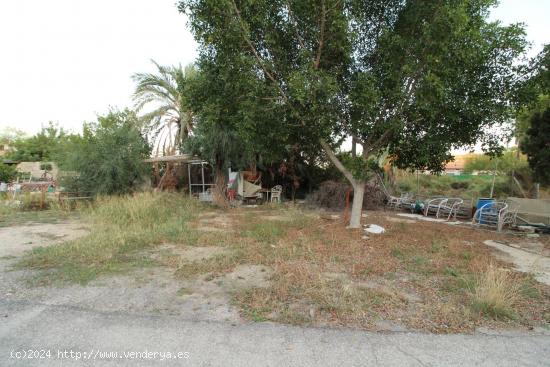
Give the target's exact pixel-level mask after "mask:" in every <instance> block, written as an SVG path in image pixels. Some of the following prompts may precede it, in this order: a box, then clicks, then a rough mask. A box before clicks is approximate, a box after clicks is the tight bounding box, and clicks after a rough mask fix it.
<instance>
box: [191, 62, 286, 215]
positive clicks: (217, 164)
mask: <svg viewBox="0 0 550 367" xmlns="http://www.w3.org/2000/svg"><path fill="white" fill-rule="evenodd" d="M220 63H221V61H219V60H215V59H214V60H213V59H211V58H207V57H203V58H200V59H199V62H198V66H199V72H198V73H197V76H196V78H195V79H194V80H193V82H192V83H191V85H190V88H189V90H188V94H187V98H188V99H189V101H190V104H191V107H192V109H193V111H194V112H195V120H196V126H195V129H194V130H193V134H192V136H190V138H189V139H188V140H187V142H186V144H184V150H186V151H189V152H191V153H194V154H197V155H199V156H200V157H201V158H202V159H205V160H208V161H209V162H210V163H211V164H212V165H213V166H214V168H215V181H216V189H217V190H216V191H215V196H214V199H215V202H216V203H217V204H218V205H220V206H224V205H226V203H225V196H224V193H223V188H224V187H225V183H226V174H225V172H227V168H228V167H231V168H232V169H234V170H235V169H244V168H248V167H250V166H255V165H257V164H264V163H270V162H273V161H275V160H277V159H280V158H281V153H282V152H283V151H284V149H285V148H284V142H285V141H286V140H285V137H286V136H285V135H284V130H283V129H281V126H280V124H277V117H278V113H279V112H281V108H277V106H276V105H274V104H272V103H271V102H270V99H269V98H263V97H262V96H269V90H266V86H265V83H258V80H257V78H255V76H254V75H253V74H252V73H251V72H250V69H244V70H243V69H240V70H238V69H233V68H230V67H219V64H220ZM267 89H269V88H267ZM283 112H284V111H283ZM259 120H261V121H262V122H263V123H264V125H263V127H262V128H258V126H257V125H256V124H257V121H259Z"/></svg>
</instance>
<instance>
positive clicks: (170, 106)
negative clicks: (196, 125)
mask: <svg viewBox="0 0 550 367" xmlns="http://www.w3.org/2000/svg"><path fill="white" fill-rule="evenodd" d="M151 61H152V63H153V64H154V65H155V67H156V68H157V73H156V74H151V73H136V74H134V75H133V76H132V78H133V80H134V81H135V82H136V90H135V92H134V96H133V98H134V101H135V107H136V110H137V111H140V110H141V109H143V108H144V107H146V106H154V108H153V110H152V111H150V112H147V113H145V114H144V115H143V116H141V120H142V121H143V123H144V128H145V131H147V132H151V133H152V135H153V137H154V138H155V139H156V142H157V145H158V146H159V148H162V150H163V151H164V153H166V154H173V152H174V149H175V148H176V147H178V146H179V145H180V144H181V142H182V141H184V140H186V139H187V137H188V136H189V133H190V132H191V130H192V129H193V111H192V110H191V108H190V106H189V101H188V99H187V89H188V84H189V83H190V82H191V81H192V79H193V78H194V77H195V76H196V69H195V67H194V66H193V65H189V66H187V67H186V68H185V69H184V68H182V66H181V65H179V66H162V65H159V64H158V63H156V62H155V61H154V60H151Z"/></svg>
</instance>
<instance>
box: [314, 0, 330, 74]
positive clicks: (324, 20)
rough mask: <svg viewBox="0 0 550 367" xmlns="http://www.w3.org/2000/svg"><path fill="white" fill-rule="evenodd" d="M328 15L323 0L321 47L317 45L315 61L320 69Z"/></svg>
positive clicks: (315, 65) (316, 66)
mask: <svg viewBox="0 0 550 367" xmlns="http://www.w3.org/2000/svg"><path fill="white" fill-rule="evenodd" d="M326 17H327V9H326V8H325V1H324V0H323V2H322V4H321V25H320V26H319V28H320V34H319V47H317V56H316V57H315V62H314V63H313V66H314V68H315V69H319V64H320V63H321V53H322V51H323V45H324V43H325V23H326Z"/></svg>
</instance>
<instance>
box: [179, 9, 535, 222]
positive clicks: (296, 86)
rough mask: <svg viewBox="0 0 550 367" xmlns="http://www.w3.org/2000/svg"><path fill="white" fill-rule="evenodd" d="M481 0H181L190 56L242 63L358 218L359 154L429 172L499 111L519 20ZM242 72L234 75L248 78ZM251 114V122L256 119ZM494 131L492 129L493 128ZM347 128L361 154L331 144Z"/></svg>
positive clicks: (512, 68)
mask: <svg viewBox="0 0 550 367" xmlns="http://www.w3.org/2000/svg"><path fill="white" fill-rule="evenodd" d="M494 4H495V1H492V0H475V1H471V0H406V1H405V0H368V1H367V0H305V1H304V0H255V1H251V0H219V1H210V0H182V1H180V3H179V9H180V11H182V12H186V13H187V14H188V16H189V19H190V22H189V24H190V27H191V30H192V31H193V33H194V34H195V37H196V39H197V40H198V42H199V44H200V46H201V58H203V59H209V60H211V61H212V62H215V63H217V65H218V66H219V67H220V68H229V69H246V70H248V71H249V72H250V73H252V75H254V77H255V78H256V80H257V81H258V82H259V83H262V84H264V85H266V86H269V88H270V97H272V96H273V95H277V97H278V98H277V99H275V100H273V103H274V104H275V105H278V106H282V107H284V108H285V110H286V112H285V113H284V114H281V118H280V124H281V125H282V126H284V127H286V128H289V129H294V128H297V129H299V132H300V134H301V137H300V139H301V141H302V142H307V143H308V144H312V145H314V146H316V147H317V149H319V148H320V149H322V150H323V151H324V153H325V154H326V155H327V156H328V157H329V159H330V160H331V161H332V163H334V165H335V166H336V167H337V168H338V169H339V170H340V172H342V174H343V175H344V176H345V177H346V179H347V180H348V181H349V182H350V183H351V185H352V186H353V188H354V200H353V205H352V214H351V219H350V227H355V228H356V227H359V226H360V217H361V215H360V214H361V209H362V202H363V194H364V185H365V168H366V167H367V162H366V161H367V160H368V159H370V158H371V157H373V156H376V155H377V154H379V153H380V152H381V151H383V150H387V151H389V153H390V155H391V157H392V160H393V162H394V164H396V165H397V166H399V167H403V168H407V167H412V168H428V169H435V170H437V169H440V168H441V167H442V164H443V163H444V162H445V161H447V160H449V159H450V158H451V156H450V154H449V153H448V152H449V151H450V149H451V148H453V147H458V146H465V145H472V144H474V143H475V142H476V141H477V140H479V139H480V138H481V139H482V140H483V142H484V144H485V146H486V147H488V148H491V147H494V146H495V145H496V144H495V143H496V142H497V141H498V137H497V136H496V135H495V134H490V133H487V131H488V130H489V129H490V128H491V127H492V126H494V125H495V124H498V123H503V122H505V121H507V120H508V118H509V117H510V116H511V112H512V109H511V108H510V107H511V103H510V102H512V101H513V100H514V98H515V93H516V86H517V84H518V82H519V81H520V77H519V76H518V75H519V73H518V68H519V67H520V66H516V65H518V64H517V63H516V60H517V57H518V56H520V55H521V54H522V52H523V50H524V47H525V41H524V34H523V30H522V28H521V27H520V26H517V25H511V26H508V27H503V26H501V25H499V24H498V23H490V22H488V21H487V17H488V14H489V9H490V7H491V6H493V5H494ZM250 73H243V75H247V77H248V75H250ZM260 125H261V121H257V122H256V124H255V125H253V127H254V128H259V126H260ZM493 131H495V130H493ZM348 136H353V137H354V139H355V141H356V142H358V143H360V144H361V145H362V147H363V155H362V160H363V161H362V163H361V162H354V164H352V167H350V166H345V165H344V164H343V162H342V161H341V160H340V159H339V158H338V156H337V154H336V152H335V149H337V147H338V146H339V145H340V144H341V142H342V140H343V139H344V138H346V137H348Z"/></svg>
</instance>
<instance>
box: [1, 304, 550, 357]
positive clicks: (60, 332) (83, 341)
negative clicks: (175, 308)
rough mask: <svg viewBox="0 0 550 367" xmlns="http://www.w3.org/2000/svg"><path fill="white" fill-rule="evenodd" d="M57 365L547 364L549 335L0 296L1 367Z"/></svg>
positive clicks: (549, 349) (549, 348)
mask: <svg viewBox="0 0 550 367" xmlns="http://www.w3.org/2000/svg"><path fill="white" fill-rule="evenodd" d="M29 351H30V353H29ZM168 353H170V355H169V354H168ZM25 356H26V357H25ZM29 356H33V357H39V358H32V359H30V358H29ZM59 365H63V366H92V365H93V366H161V365H173V366H254V367H256V366H474V365H475V366H499V367H503V366H545V365H546V366H550V336H548V335H546V336H544V335H540V334H513V335H485V334H473V335H433V334H421V333H405V332H402V333H372V332H364V331H358V330H348V329H324V328H301V327H291V326H282V325H276V324H271V323H249V324H248V323H247V324H231V323H227V322H204V321H192V320H186V319H183V318H181V317H180V316H168V315H162V316H154V315H150V314H149V315H140V314H129V313H120V312H99V311H94V310H84V309H80V308H76V307H70V306H63V305H45V304H41V303H36V302H30V301H29V302H27V301H14V300H6V299H0V366H59Z"/></svg>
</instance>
